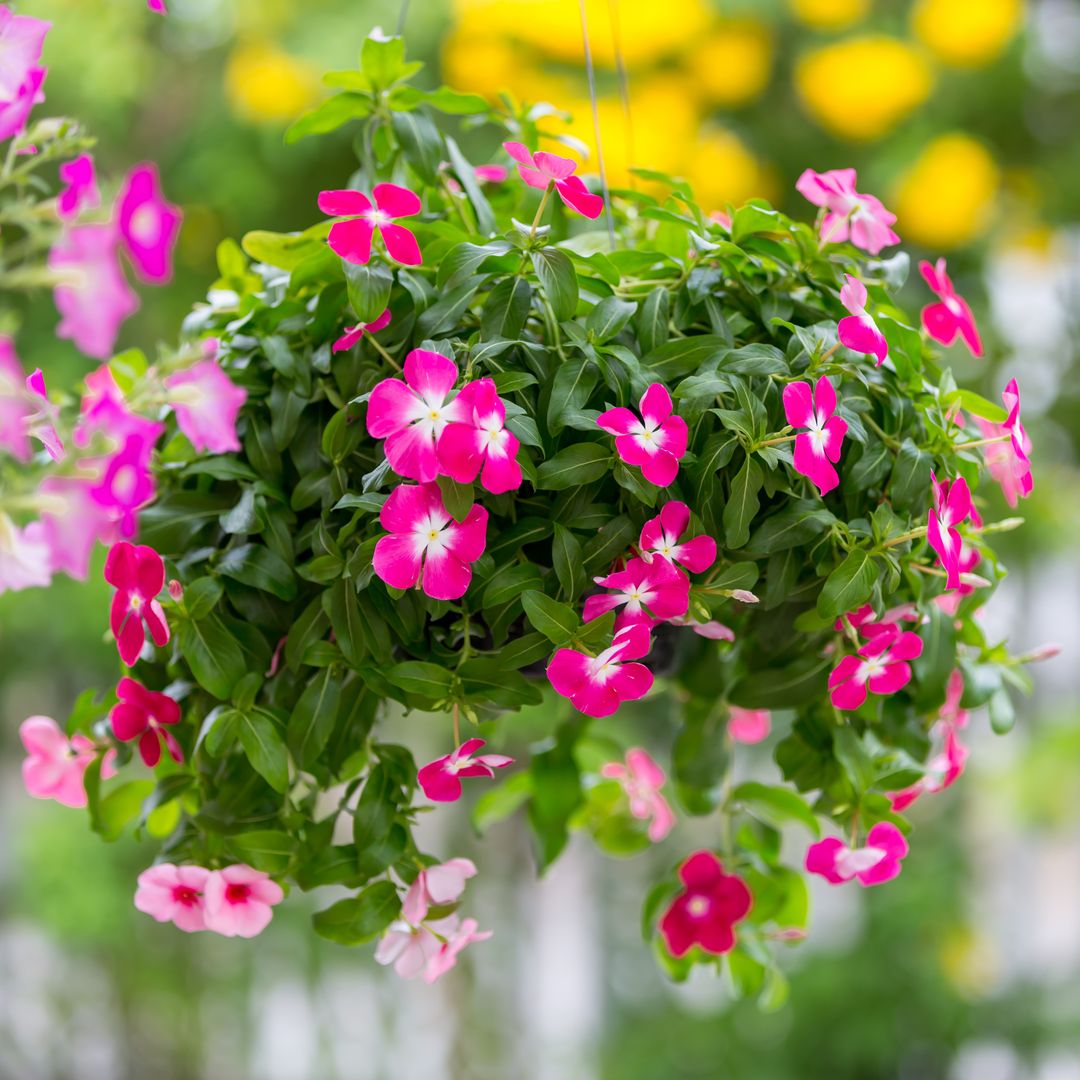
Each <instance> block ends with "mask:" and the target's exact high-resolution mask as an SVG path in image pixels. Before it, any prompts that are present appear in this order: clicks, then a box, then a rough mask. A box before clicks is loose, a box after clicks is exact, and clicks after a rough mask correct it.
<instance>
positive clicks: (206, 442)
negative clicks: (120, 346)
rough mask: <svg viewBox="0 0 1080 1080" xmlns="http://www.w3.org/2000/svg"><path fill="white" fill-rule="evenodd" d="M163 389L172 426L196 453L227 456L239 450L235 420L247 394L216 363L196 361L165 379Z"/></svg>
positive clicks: (212, 361) (210, 360) (213, 361)
mask: <svg viewBox="0 0 1080 1080" xmlns="http://www.w3.org/2000/svg"><path fill="white" fill-rule="evenodd" d="M165 389H166V395H165V400H166V401H167V402H168V403H169V405H171V406H172V410H173V412H174V413H175V414H176V423H177V424H178V425H179V427H180V430H181V431H182V432H183V433H184V434H185V435H186V436H187V437H188V439H189V440H190V441H191V445H192V446H193V447H194V448H195V450H196V452H197V453H202V452H203V451H204V450H207V451H209V452H210V453H211V454H227V453H230V452H231V451H234V450H239V449H240V439H239V438H238V437H237V434H236V417H237V415H238V414H239V412H240V409H241V408H242V407H243V404H244V402H245V401H247V391H246V390H245V389H244V388H243V387H242V386H237V385H236V383H234V382H233V381H232V379H230V378H229V376H228V375H227V374H226V373H225V371H224V370H223V369H222V367H221V365H220V364H219V363H218V362H217V361H216V360H212V359H208V360H200V361H199V362H198V363H197V364H193V365H192V366H191V367H189V368H184V370H183V371H177V372H176V373H175V374H172V375H168V376H166V377H165Z"/></svg>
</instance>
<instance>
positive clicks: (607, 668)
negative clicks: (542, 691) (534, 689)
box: [547, 623, 653, 716]
mask: <svg viewBox="0 0 1080 1080" xmlns="http://www.w3.org/2000/svg"><path fill="white" fill-rule="evenodd" d="M649 645H650V641H649V629H648V627H647V626H643V625H641V624H640V623H635V624H633V625H631V626H624V627H623V628H622V629H621V630H617V631H616V632H615V636H614V637H613V638H612V639H611V645H610V647H609V648H607V649H605V650H604V651H603V652H602V653H600V655H599V656H586V655H585V653H580V652H578V651H577V650H575V649H559V650H558V651H557V652H556V653H555V655H554V656H553V657H552V658H551V663H549V664H548V667H547V677H548V682H550V683H551V685H552V688H553V689H554V690H555V692H556V693H557V694H561V695H562V696H563V697H564V698H569V699H570V702H571V704H573V706H574V708H575V709H577V710H578V712H582V713H584V714H585V715H586V716H611V715H612V713H614V712H616V711H617V710H618V708H619V706H620V705H622V703H623V702H624V701H635V700H636V699H638V698H642V697H644V696H645V695H646V694H647V693H648V692H649V691H650V690H651V689H652V684H653V675H652V672H651V671H650V670H649V669H648V668H647V667H645V665H644V664H633V663H627V661H630V660H638V659H640V658H641V657H643V656H645V655H647V654H648V652H649Z"/></svg>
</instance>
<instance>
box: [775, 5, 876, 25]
mask: <svg viewBox="0 0 1080 1080" xmlns="http://www.w3.org/2000/svg"><path fill="white" fill-rule="evenodd" d="M788 4H789V6H790V7H791V13H792V14H793V15H794V16H795V18H796V19H799V20H800V21H801V22H804V23H806V25H807V26H812V27H813V28H814V29H815V30H843V29H844V27H846V26H851V25H852V24H853V23H856V22H858V21H859V20H860V19H861V18H863V17H864V16H865V15H866V13H867V11H868V10H869V9H870V0H788Z"/></svg>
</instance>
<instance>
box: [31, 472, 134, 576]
mask: <svg viewBox="0 0 1080 1080" xmlns="http://www.w3.org/2000/svg"><path fill="white" fill-rule="evenodd" d="M90 488H91V481H89V480H84V479H81V478H79V477H74V476H47V477H45V479H44V480H42V482H41V486H40V487H39V488H38V494H39V496H41V497H42V507H41V527H42V530H43V535H44V537H45V542H46V543H47V545H48V548H49V558H50V561H51V563H52V568H53V570H54V571H55V570H63V571H64V573H66V574H68V575H69V576H70V577H73V578H75V579H76V580H78V581H83V580H85V579H86V575H87V573H88V571H89V568H90V553H91V552H92V551H93V549H94V545H95V544H96V543H97V542H98V541H99V540H101V541H104V542H106V543H108V542H109V541H111V540H114V539H116V534H117V528H116V525H115V523H114V522H113V521H112V519H111V518H110V517H109V514H108V513H107V512H106V510H105V509H104V508H103V507H102V506H100V505H98V503H97V502H96V501H95V500H94V498H93V496H92V495H91V494H90Z"/></svg>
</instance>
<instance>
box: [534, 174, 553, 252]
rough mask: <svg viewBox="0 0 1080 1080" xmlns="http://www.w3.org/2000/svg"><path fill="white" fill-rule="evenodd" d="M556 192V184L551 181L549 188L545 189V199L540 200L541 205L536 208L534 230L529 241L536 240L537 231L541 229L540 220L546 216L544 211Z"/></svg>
mask: <svg viewBox="0 0 1080 1080" xmlns="http://www.w3.org/2000/svg"><path fill="white" fill-rule="evenodd" d="M554 190H555V182H554V181H549V182H548V186H547V187H546V188H544V197H543V198H542V199H541V200H540V205H539V206H538V207H537V208H536V217H534V218H533V223H532V229H531V230H530V231H529V239H530V240H535V239H536V230H537V229H539V228H540V219H541V218H542V217H543V216H544V211H545V210H546V209H547V204H548V199H550V198H551V193H552V192H553V191H554Z"/></svg>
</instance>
